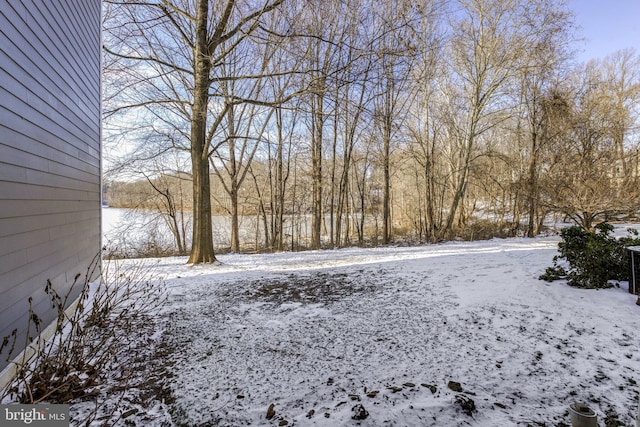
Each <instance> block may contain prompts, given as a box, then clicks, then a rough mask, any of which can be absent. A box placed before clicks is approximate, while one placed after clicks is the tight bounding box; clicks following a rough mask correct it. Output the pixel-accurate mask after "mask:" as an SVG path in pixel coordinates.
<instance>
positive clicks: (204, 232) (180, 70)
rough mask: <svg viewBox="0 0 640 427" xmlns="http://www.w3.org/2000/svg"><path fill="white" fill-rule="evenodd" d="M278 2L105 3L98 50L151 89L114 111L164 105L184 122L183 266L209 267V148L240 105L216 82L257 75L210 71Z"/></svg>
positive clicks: (212, 148)
mask: <svg viewBox="0 0 640 427" xmlns="http://www.w3.org/2000/svg"><path fill="white" fill-rule="evenodd" d="M283 1H284V0H264V1H262V2H257V3H255V2H254V3H251V2H241V1H236V0H226V1H224V2H222V3H216V4H215V5H214V7H213V8H210V2H209V1H208V0H193V1H188V0H174V1H169V0H163V1H160V2H146V1H140V2H129V1H126V0H122V1H119V0H110V2H109V3H108V7H109V8H110V9H111V11H112V12H110V13H107V14H106V15H107V16H108V17H109V19H110V20H107V22H106V25H105V32H107V33H108V35H107V37H105V50H106V52H107V53H108V54H109V55H111V56H112V57H115V58H118V59H120V60H121V61H122V62H123V63H126V64H128V65H131V66H132V67H129V68H131V69H133V70H135V74H134V73H133V71H130V72H129V77H131V78H132V83H133V82H136V83H140V84H143V85H145V86H146V87H149V88H150V89H152V90H149V91H139V90H138V91H133V92H138V95H137V96H140V94H141V95H142V96H143V97H146V99H145V98H143V99H140V100H139V102H131V101H128V100H125V101H122V105H121V106H120V107H118V108H117V109H122V108H126V109H128V110H132V109H136V108H146V109H148V110H150V109H155V110H157V108H155V107H158V106H169V107H170V108H175V109H176V110H177V111H178V112H179V114H180V115H181V116H182V119H183V120H184V121H186V122H187V123H188V126H184V125H183V127H182V128H181V131H182V132H184V133H187V134H188V149H189V152H190V158H191V167H192V175H193V233H192V234H193V237H192V247H191V254H190V257H189V260H188V262H189V263H211V262H214V261H215V253H214V249H213V231H212V224H211V199H210V191H211V189H210V185H211V183H210V177H209V175H210V168H209V157H210V156H211V154H212V153H213V152H214V151H215V150H216V148H217V147H216V145H215V143H214V142H213V137H214V135H216V134H217V130H218V127H219V126H220V124H221V123H222V121H223V120H224V119H225V117H226V116H227V114H228V109H229V107H230V106H231V105H234V104H238V103H242V102H247V101H248V100H243V99H238V98H232V99H229V98H228V97H227V98H225V96H224V94H221V91H220V90H218V89H219V87H220V85H221V84H223V83H224V82H228V81H234V80H240V79H256V78H260V77H261V76H254V75H243V76H239V75H234V76H216V75H215V70H217V69H219V67H221V66H222V64H224V63H225V60H226V59H227V58H228V57H229V55H230V54H231V53H232V52H233V51H234V49H236V48H237V46H238V45H240V44H241V43H242V42H243V41H244V40H245V39H247V38H248V37H250V36H251V35H252V34H253V33H255V32H256V31H258V30H259V29H260V26H261V22H260V20H261V18H262V17H263V16H265V15H266V14H268V13H270V12H272V11H273V10H274V9H276V8H277V7H278V6H279V5H280V4H281V3H283ZM114 9H117V10H116V11H114ZM129 88H131V86H129ZM126 89H127V88H124V89H123V91H126ZM138 89H140V88H139V87H138ZM130 92H131V91H130ZM114 111H116V110H113V111H112V112H114ZM187 128H188V131H187Z"/></svg>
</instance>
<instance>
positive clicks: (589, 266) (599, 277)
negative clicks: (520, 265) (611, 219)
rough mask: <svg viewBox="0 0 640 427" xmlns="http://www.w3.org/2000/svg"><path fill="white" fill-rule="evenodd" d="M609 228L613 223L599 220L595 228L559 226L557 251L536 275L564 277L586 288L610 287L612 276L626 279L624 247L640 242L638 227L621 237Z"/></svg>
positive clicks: (626, 256)
mask: <svg viewBox="0 0 640 427" xmlns="http://www.w3.org/2000/svg"><path fill="white" fill-rule="evenodd" d="M612 231H613V226H612V225H611V224H608V223H606V222H603V223H600V224H598V225H597V226H596V227H595V231H587V230H585V229H584V228H582V227H579V226H573V227H570V228H566V229H564V230H562V231H561V232H560V236H561V237H562V241H561V242H560V243H559V244H558V250H559V252H560V255H558V256H555V257H554V258H553V266H552V267H548V268H547V269H546V271H545V273H544V274H542V275H541V276H540V277H539V278H540V279H541V280H546V281H548V282H551V281H554V280H559V279H567V284H568V285H570V286H574V287H578V288H588V289H601V288H610V287H611V286H612V285H611V283H610V282H609V281H611V280H628V278H629V277H628V276H629V272H628V262H629V261H628V256H629V255H628V254H627V249H626V248H627V247H628V246H634V245H640V238H639V237H638V231H637V230H635V229H628V230H627V231H628V233H629V235H628V236H626V237H622V238H620V239H617V238H615V237H614V236H612V235H611V232H612ZM560 260H563V262H561V261H560Z"/></svg>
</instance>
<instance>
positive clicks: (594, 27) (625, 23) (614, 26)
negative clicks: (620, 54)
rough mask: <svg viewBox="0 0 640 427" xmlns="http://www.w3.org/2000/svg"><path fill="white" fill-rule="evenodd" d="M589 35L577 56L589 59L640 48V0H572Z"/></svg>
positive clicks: (578, 19)
mask: <svg viewBox="0 0 640 427" xmlns="http://www.w3.org/2000/svg"><path fill="white" fill-rule="evenodd" d="M569 6H570V7H571V8H572V9H573V10H574V11H575V14H576V24H577V25H578V26H580V27H582V36H583V37H584V38H585V39H586V40H585V41H584V42H583V44H582V45H581V47H582V49H581V50H584V51H582V52H579V53H578V59H579V60H581V61H588V60H589V59H593V58H604V57H605V56H607V55H609V54H611V53H613V52H615V51H617V50H620V49H625V48H627V47H633V48H635V49H636V51H638V52H640V0H569Z"/></svg>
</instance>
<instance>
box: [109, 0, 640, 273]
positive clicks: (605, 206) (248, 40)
mask: <svg viewBox="0 0 640 427" xmlns="http://www.w3.org/2000/svg"><path fill="white" fill-rule="evenodd" d="M579 37H580V36H579V32H578V31H577V29H576V26H575V22H574V15H573V13H572V12H571V10H570V9H569V8H568V6H567V3H566V2H564V1H560V0H533V1H531V0H526V1H525V0H506V1H505V0H451V1H440V0H426V1H422V2H410V1H406V0H390V1H386V2H384V3H381V2H376V1H371V0H325V1H319V0H315V1H314V0H303V1H291V0H225V1H219V2H211V3H209V2H207V1H206V0H172V1H168V0H163V1H157V2H151V1H149V2H145V1H139V2H130V1H126V0H110V1H107V2H106V3H105V9H104V45H105V54H104V77H103V87H104V109H105V111H104V130H103V132H104V147H105V165H106V168H105V185H104V188H105V192H106V200H107V202H108V204H109V205H110V206H115V207H127V208H135V209H143V210H144V212H145V213H146V214H147V215H149V217H151V218H153V221H151V222H149V223H147V225H146V227H145V230H146V232H148V233H149V236H153V235H154V233H153V230H154V228H155V229H159V228H162V229H163V230H168V234H170V235H171V237H172V239H171V241H170V242H169V243H168V244H165V243H163V244H162V245H160V243H159V242H158V241H156V242H155V243H154V242H153V241H152V242H150V244H149V245H147V248H151V249H152V250H150V251H149V254H150V255H158V253H159V252H160V253H162V254H190V258H189V262H193V263H199V262H213V261H215V251H216V250H230V251H233V252H241V251H263V250H269V251H281V250H299V249H306V248H309V249H318V248H323V247H343V246H349V245H354V244H355V245H362V246H364V245H377V244H388V243H392V242H399V241H402V242H407V241H408V242H416V243H418V242H437V241H442V240H446V239H454V238H463V239H476V238H490V237H494V236H515V235H523V236H529V237H532V236H535V235H537V234H539V233H541V232H542V231H543V230H544V224H545V221H547V220H549V219H551V218H552V216H556V217H557V218H561V219H568V220H571V221H573V222H575V223H576V224H579V225H580V226H582V227H583V228H585V229H587V230H591V229H592V228H593V226H594V225H595V224H596V223H598V222H599V221H602V220H606V219H612V218H619V217H624V218H626V219H628V218H635V216H636V214H637V210H638V206H639V204H638V202H639V195H638V194H637V193H638V192H637V188H638V179H639V178H640V176H639V175H640V170H639V169H640V165H639V162H640V158H639V141H638V117H639V114H638V113H640V107H639V105H640V103H639V102H638V101H639V99H640V56H639V55H638V53H637V52H636V51H635V50H633V49H625V50H621V51H617V52H615V53H613V54H611V55H609V56H607V57H605V58H602V59H596V60H591V61H589V62H587V63H579V62H577V61H576V59H575V58H576V52H577V46H578V42H579ZM219 215H221V216H225V217H227V218H229V224H228V228H229V234H230V239H229V245H228V247H224V248H220V247H218V248H214V246H213V238H212V235H213V232H214V227H213V222H212V216H219ZM243 218H253V220H252V221H251V224H252V227H254V228H255V233H253V234H254V236H255V237H253V238H251V239H244V240H242V239H241V236H242V233H241V227H242V223H243ZM246 223H247V222H246V221H245V224H246ZM156 234H157V233H156ZM159 246H162V247H159ZM154 252H155V253H154Z"/></svg>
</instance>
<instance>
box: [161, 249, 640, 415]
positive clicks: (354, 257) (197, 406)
mask: <svg viewBox="0 0 640 427" xmlns="http://www.w3.org/2000/svg"><path fill="white" fill-rule="evenodd" d="M558 241H559V239H558V238H557V237H542V238H536V239H506V240H491V241H483V242H471V243H457V242H451V243H444V244H439V245H427V246H422V247H396V248H382V249H344V250H336V251H314V252H304V253H282V254H268V255H236V254H231V255H223V256H220V257H219V260H220V262H221V265H215V266H188V265H185V262H186V259H184V258H170V259H163V260H160V261H159V264H158V265H157V267H155V268H156V273H157V275H158V276H160V277H161V278H163V279H164V280H165V282H166V283H167V285H168V286H169V289H170V297H169V302H168V304H167V305H166V306H165V307H164V308H163V309H162V312H160V313H158V318H159V319H161V323H162V324H163V325H164V332H163V338H162V340H163V342H164V345H165V347H168V348H169V349H170V351H169V354H168V355H167V356H166V357H167V361H166V363H165V366H167V367H168V368H167V369H169V371H170V375H171V376H170V377H168V378H167V381H168V384H169V386H170V388H171V390H172V392H173V397H174V398H175V401H174V402H173V403H172V404H171V409H170V411H171V412H172V413H173V422H174V423H176V424H180V425H201V426H204V425H223V426H240V425H289V426H291V425H296V426H353V425H361V426H459V425H473V426H517V425H522V426H527V425H532V426H536V425H540V426H542V425H545V426H562V425H565V426H567V425H570V420H569V415H568V406H569V404H571V403H573V402H584V403H586V404H588V405H589V406H590V407H591V408H592V409H594V410H595V412H596V413H597V415H598V418H599V420H600V425H605V419H606V420H607V422H608V424H607V425H625V426H631V425H634V422H635V415H636V413H637V405H638V392H639V386H638V382H640V307H638V306H637V305H636V304H635V303H636V297H635V296H633V295H630V294H629V293H628V292H627V290H626V289H624V287H625V284H623V285H622V287H621V288H612V289H608V290H599V291H595V290H580V289H574V288H570V287H568V286H566V284H565V283H564V282H554V283H546V282H543V281H540V280H538V279H537V277H538V276H539V275H540V274H541V273H542V272H543V271H544V269H545V268H546V267H547V266H549V265H551V262H552V258H553V256H554V255H556V254H557V243H558ZM455 383H459V385H458V384H455ZM449 386H451V387H449ZM270 407H271V411H270V410H269V408H270ZM365 411H366V413H365ZM367 414H368V415H367ZM268 415H270V416H271V417H270V418H269V419H268V418H267V416H268ZM365 415H367V416H366V417H365ZM353 417H356V418H361V419H353ZM616 419H617V420H618V421H619V424H615V423H614V421H615V420H616ZM161 421H162V420H157V422H158V425H160V423H161ZM285 421H286V424H285Z"/></svg>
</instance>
